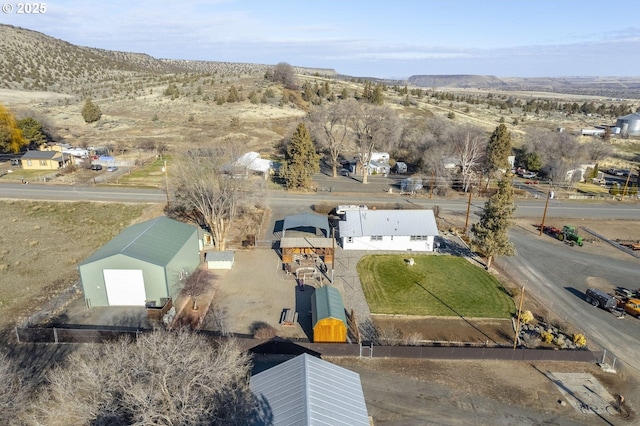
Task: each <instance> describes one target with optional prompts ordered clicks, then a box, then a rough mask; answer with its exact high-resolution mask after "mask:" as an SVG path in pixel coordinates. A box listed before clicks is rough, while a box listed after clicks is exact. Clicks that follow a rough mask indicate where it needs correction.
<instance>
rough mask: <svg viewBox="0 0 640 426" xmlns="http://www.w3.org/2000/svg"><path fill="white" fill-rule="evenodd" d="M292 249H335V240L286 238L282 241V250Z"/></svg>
mask: <svg viewBox="0 0 640 426" xmlns="http://www.w3.org/2000/svg"><path fill="white" fill-rule="evenodd" d="M290 247H309V248H312V247H319V248H328V247H333V239H331V238H318V237H308V238H307V237H286V238H281V239H280V248H290Z"/></svg>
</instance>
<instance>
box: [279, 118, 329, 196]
mask: <svg viewBox="0 0 640 426" xmlns="http://www.w3.org/2000/svg"><path fill="white" fill-rule="evenodd" d="M319 171H320V155H318V153H317V152H316V148H315V146H314V145H313V140H312V139H311V134H310V133H309V130H308V129H307V126H305V124H304V123H300V124H298V127H297V128H296V130H295V132H294V133H293V136H292V137H291V142H290V143H289V146H288V147H287V153H286V155H285V163H284V165H283V166H282V170H281V171H280V174H281V175H282V177H283V178H284V181H285V184H286V186H287V188H289V189H304V188H309V187H310V186H311V177H312V176H313V174H314V173H318V172H319Z"/></svg>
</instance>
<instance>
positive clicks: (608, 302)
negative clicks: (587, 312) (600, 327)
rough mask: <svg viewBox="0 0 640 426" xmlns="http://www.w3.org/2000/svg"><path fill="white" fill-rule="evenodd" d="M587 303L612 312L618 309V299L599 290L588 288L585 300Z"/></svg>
mask: <svg viewBox="0 0 640 426" xmlns="http://www.w3.org/2000/svg"><path fill="white" fill-rule="evenodd" d="M584 299H585V300H586V301H587V303H591V304H592V305H593V306H595V307H600V308H602V309H604V310H607V311H612V310H614V309H616V308H617V307H618V299H616V298H615V296H612V295H610V294H607V293H605V292H604V291H602V290H598V289H597V288H588V289H587V291H586V293H585V298H584Z"/></svg>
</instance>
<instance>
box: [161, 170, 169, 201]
mask: <svg viewBox="0 0 640 426" xmlns="http://www.w3.org/2000/svg"><path fill="white" fill-rule="evenodd" d="M163 164H164V165H163V166H162V171H163V172H164V191H165V194H166V195H167V207H169V175H168V173H167V160H164V163H163Z"/></svg>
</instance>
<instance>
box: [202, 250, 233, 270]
mask: <svg viewBox="0 0 640 426" xmlns="http://www.w3.org/2000/svg"><path fill="white" fill-rule="evenodd" d="M204 261H205V262H207V268H208V269H231V268H232V267H233V262H234V253H233V252H232V251H208V252H206V253H205V254H204Z"/></svg>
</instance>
